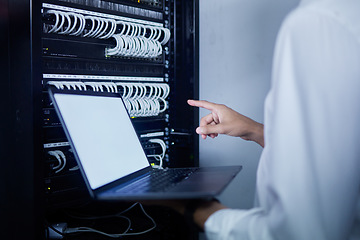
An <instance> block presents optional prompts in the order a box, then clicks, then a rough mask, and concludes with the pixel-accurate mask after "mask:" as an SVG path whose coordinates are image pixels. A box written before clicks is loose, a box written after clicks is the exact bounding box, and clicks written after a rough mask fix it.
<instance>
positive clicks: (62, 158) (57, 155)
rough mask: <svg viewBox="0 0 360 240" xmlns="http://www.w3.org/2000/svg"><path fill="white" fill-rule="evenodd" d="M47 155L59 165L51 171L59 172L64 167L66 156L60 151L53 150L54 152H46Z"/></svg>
mask: <svg viewBox="0 0 360 240" xmlns="http://www.w3.org/2000/svg"><path fill="white" fill-rule="evenodd" d="M48 154H49V155H50V156H53V157H55V158H56V160H58V162H59V164H58V165H56V166H54V167H53V170H55V173H59V172H61V171H62V170H63V169H64V167H65V166H66V156H65V154H64V153H63V152H62V151H60V150H54V151H48Z"/></svg>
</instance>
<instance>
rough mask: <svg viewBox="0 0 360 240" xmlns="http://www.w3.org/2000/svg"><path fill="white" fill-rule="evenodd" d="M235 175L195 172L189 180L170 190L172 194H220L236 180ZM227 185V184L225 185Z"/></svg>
mask: <svg viewBox="0 0 360 240" xmlns="http://www.w3.org/2000/svg"><path fill="white" fill-rule="evenodd" d="M234 177H235V174H234V175H230V176H229V175H226V174H219V172H202V171H199V172H195V173H194V174H192V175H191V176H190V177H189V178H188V179H186V180H183V181H182V182H181V183H179V184H178V185H176V186H175V187H174V188H171V189H169V191H170V192H212V193H214V194H215V193H219V192H221V190H222V189H223V188H225V186H224V184H225V183H226V182H229V180H230V179H232V178H234ZM225 185H226V184H225Z"/></svg>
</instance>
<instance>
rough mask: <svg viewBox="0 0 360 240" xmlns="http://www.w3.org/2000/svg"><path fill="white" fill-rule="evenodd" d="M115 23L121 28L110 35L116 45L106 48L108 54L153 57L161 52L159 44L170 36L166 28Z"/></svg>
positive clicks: (162, 43)
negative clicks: (118, 31)
mask: <svg viewBox="0 0 360 240" xmlns="http://www.w3.org/2000/svg"><path fill="white" fill-rule="evenodd" d="M117 23H118V24H121V25H122V30H121V32H120V33H119V34H114V35H113V36H112V37H113V38H115V40H116V46H115V47H114V48H109V49H106V55H108V56H131V57H142V58H154V57H157V56H160V55H161V54H162V46H161V45H164V44H166V43H167V42H168V41H169V39H170V36H171V35H170V30H169V29H167V28H161V27H153V26H145V25H141V24H137V23H130V22H122V21H118V22H117ZM160 39H162V40H161V41H160Z"/></svg>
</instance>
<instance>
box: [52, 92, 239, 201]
mask: <svg viewBox="0 0 360 240" xmlns="http://www.w3.org/2000/svg"><path fill="white" fill-rule="evenodd" d="M49 94H50V98H51V100H52V102H53V104H54V107H55V110H56V112H57V114H58V116H59V119H60V121H61V123H62V126H63V128H64V131H65V133H66V136H67V138H68V140H69V143H70V145H71V147H72V150H73V152H74V155H75V159H76V161H77V163H78V165H79V169H80V171H81V174H82V176H83V178H84V181H85V183H86V186H87V189H88V191H89V194H90V196H91V197H92V198H94V199H97V200H110V201H118V200H131V201H132V200H134V201H139V200H159V199H192V198H205V199H206V198H212V197H214V196H216V195H218V194H220V193H221V192H222V191H223V190H224V189H225V187H226V186H227V185H228V184H229V183H230V182H231V180H232V179H233V178H234V177H235V176H236V175H237V173H238V172H239V171H240V170H241V168H242V167H241V166H224V167H204V168H201V167H200V168H169V169H154V168H153V167H152V166H151V164H150V162H149V161H148V159H147V157H146V154H145V151H144V149H143V147H142V145H141V143H140V140H139V138H138V136H137V134H136V132H135V129H134V127H133V125H132V122H131V118H130V116H129V114H128V112H127V110H126V107H125V105H124V102H123V100H122V98H121V96H120V94H117V93H103V92H92V91H76V90H59V89H56V88H49ZM170 160H171V159H170ZM160 176H161V177H165V179H162V180H159V179H158V177H160Z"/></svg>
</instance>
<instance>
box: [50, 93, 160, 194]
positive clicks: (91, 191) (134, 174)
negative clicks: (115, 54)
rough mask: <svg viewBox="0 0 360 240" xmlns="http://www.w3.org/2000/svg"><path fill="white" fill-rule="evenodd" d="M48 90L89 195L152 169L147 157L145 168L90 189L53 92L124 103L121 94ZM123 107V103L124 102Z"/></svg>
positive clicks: (123, 182)
mask: <svg viewBox="0 0 360 240" xmlns="http://www.w3.org/2000/svg"><path fill="white" fill-rule="evenodd" d="M48 92H49V95H50V99H51V101H52V103H53V105H54V108H55V111H56V113H57V115H58V117H59V120H60V122H61V125H62V128H63V129H64V132H65V135H66V137H67V139H68V141H69V143H70V146H71V148H72V150H73V153H74V156H75V159H76V162H77V163H78V165H79V169H80V172H81V175H82V176H83V179H84V182H85V184H86V187H87V189H88V192H89V194H90V195H91V197H93V198H94V197H96V195H97V192H102V191H104V190H107V189H109V188H111V187H112V186H114V185H118V184H125V183H126V182H129V181H130V180H131V179H133V178H135V179H136V178H137V177H140V176H142V175H144V174H147V173H149V172H150V171H152V170H153V168H152V167H151V165H150V162H149V160H148V159H147V160H148V166H146V167H145V168H143V169H140V170H138V171H136V172H134V173H131V174H128V175H126V176H123V177H121V178H118V179H115V180H114V181H111V182H109V183H107V184H104V185H102V186H99V187H97V188H95V189H92V188H91V185H90V182H89V180H88V178H87V176H86V174H85V170H84V168H83V166H82V164H81V161H80V158H79V155H78V154H77V151H76V149H75V145H74V142H73V140H72V138H71V135H70V133H69V131H68V129H67V127H66V124H65V121H64V119H63V117H62V115H61V113H60V110H59V106H58V104H57V102H56V99H55V97H54V96H55V94H71V95H85V96H100V97H115V98H119V99H121V102H122V104H124V100H123V99H122V97H121V95H120V94H119V93H109V92H93V91H80V90H66V89H61V90H60V89H57V88H55V87H49V89H48ZM124 107H125V104H124ZM127 114H128V117H129V118H130V115H129V113H128V112H127ZM131 125H132V127H133V128H134V124H133V123H132V121H131ZM137 138H138V140H139V141H140V139H139V136H138V135H137ZM141 149H142V151H143V152H144V154H145V150H144V147H143V146H142V145H141ZM145 156H146V154H145Z"/></svg>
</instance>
